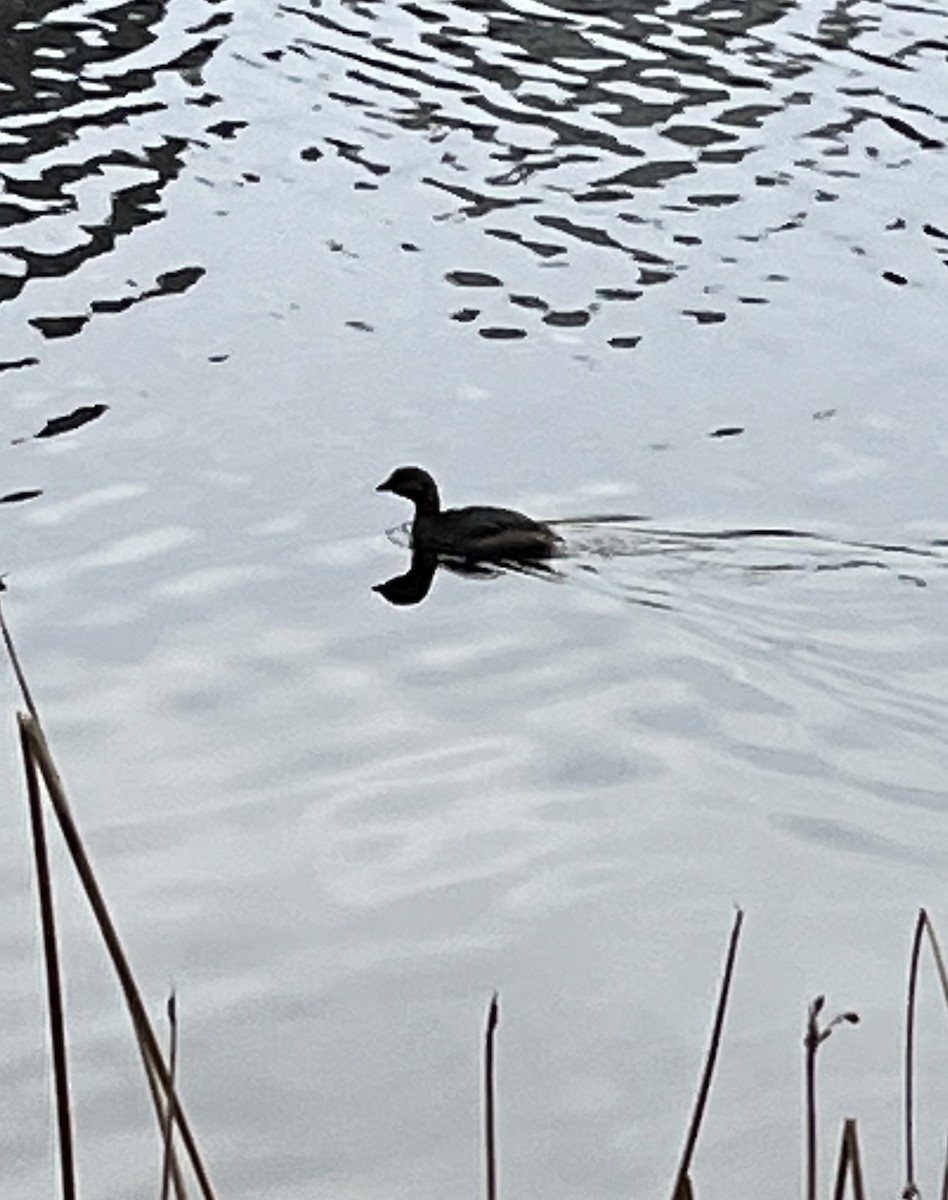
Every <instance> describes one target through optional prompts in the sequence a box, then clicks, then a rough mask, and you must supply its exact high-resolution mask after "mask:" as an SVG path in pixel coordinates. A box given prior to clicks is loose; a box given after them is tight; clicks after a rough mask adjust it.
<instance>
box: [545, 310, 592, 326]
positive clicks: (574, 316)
mask: <svg viewBox="0 0 948 1200" xmlns="http://www.w3.org/2000/svg"><path fill="white" fill-rule="evenodd" d="M591 319H592V314H591V313H590V312H588V311H587V310H586V309H584V308H583V309H573V310H571V311H565V312H548V313H546V314H545V315H544V317H543V318H542V320H543V324H544V325H557V326H559V327H561V328H565V329H581V328H582V327H583V326H584V325H588V324H589V322H590V320H591Z"/></svg>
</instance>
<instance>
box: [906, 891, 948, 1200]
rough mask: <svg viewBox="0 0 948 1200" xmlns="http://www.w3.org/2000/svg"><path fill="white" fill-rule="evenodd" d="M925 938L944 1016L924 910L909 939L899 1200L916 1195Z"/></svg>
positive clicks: (945, 993)
mask: <svg viewBox="0 0 948 1200" xmlns="http://www.w3.org/2000/svg"><path fill="white" fill-rule="evenodd" d="M926 936H927V938H928V944H929V946H930V947H931V952H932V958H933V959H934V960H935V973H936V974H937V976H938V981H939V983H940V984H941V994H942V998H943V999H944V1001H945V1010H946V1012H948V972H946V970H945V959H944V956H943V955H942V952H941V946H940V945H939V944H938V937H937V935H936V933H935V926H934V925H933V924H932V922H931V918H930V917H929V915H928V912H927V911H926V909H924V908H920V909H919V910H918V917H917V918H916V921H915V933H914V935H913V937H912V953H911V955H910V958H909V977H908V989H907V995H906V1001H905V1067H904V1070H905V1079H904V1087H903V1126H904V1131H905V1187H904V1188H903V1189H902V1197H903V1200H912V1198H913V1197H916V1196H918V1195H920V1192H919V1190H918V1185H917V1183H916V1182H915V1024H916V1021H915V1014H916V1010H917V997H918V969H919V962H920V960H921V950H922V939H923V937H926ZM942 1200H948V1159H946V1162H945V1175H944V1179H943V1181H942Z"/></svg>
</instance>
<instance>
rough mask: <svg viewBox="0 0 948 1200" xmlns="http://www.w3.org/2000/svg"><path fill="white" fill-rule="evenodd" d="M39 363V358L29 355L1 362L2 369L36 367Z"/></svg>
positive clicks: (15, 369) (0, 368) (14, 369)
mask: <svg viewBox="0 0 948 1200" xmlns="http://www.w3.org/2000/svg"><path fill="white" fill-rule="evenodd" d="M38 365H39V359H38V358H33V357H32V356H28V357H26V358H17V359H13V360H11V361H9V362H0V371H22V370H23V368H24V367H36V366H38Z"/></svg>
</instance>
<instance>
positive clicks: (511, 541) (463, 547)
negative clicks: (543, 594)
mask: <svg viewBox="0 0 948 1200" xmlns="http://www.w3.org/2000/svg"><path fill="white" fill-rule="evenodd" d="M375 490H376V491H377V492H393V493H394V494H395V495H396V496H403V497H404V498H405V499H406V500H410V501H411V502H412V503H413V504H414V506H415V519H414V521H413V522H412V527H411V544H412V547H413V549H415V550H424V551H430V552H432V553H434V554H440V555H445V556H447V557H450V558H459V559H465V560H467V561H468V562H523V561H524V560H536V559H544V558H551V557H552V556H553V555H555V554H556V553H557V550H558V547H559V546H560V545H561V544H562V538H560V537H559V536H558V535H557V534H555V533H554V532H553V530H552V529H551V528H550V527H549V525H544V524H543V522H542V521H534V520H533V518H532V517H527V516H524V514H523V513H519V512H514V510H513V509H510V508H493V507H487V506H483V505H481V506H474V507H472V508H448V509H442V508H441V496H440V495H439V493H438V485H437V484H436V483H435V481H434V480H433V479H432V477H431V476H430V475H429V474H428V472H427V471H423V470H422V469H421V467H397V468H396V469H395V470H394V471H393V472H392V473H391V475H389V477H388V479H386V480H385V481H384V482H383V483H380V484H379V485H378V487H377V488H376V489H375Z"/></svg>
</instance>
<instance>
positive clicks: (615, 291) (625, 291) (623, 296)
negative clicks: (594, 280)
mask: <svg viewBox="0 0 948 1200" xmlns="http://www.w3.org/2000/svg"><path fill="white" fill-rule="evenodd" d="M596 295H597V296H598V297H599V299H600V300H623V301H627V300H639V299H641V297H642V296H643V295H644V292H643V291H642V290H641V288H609V287H600V288H596Z"/></svg>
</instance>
